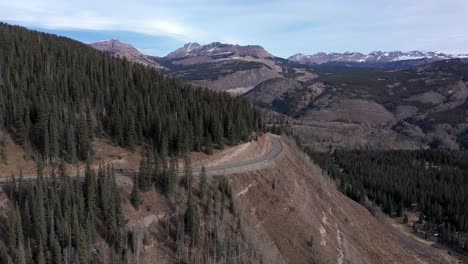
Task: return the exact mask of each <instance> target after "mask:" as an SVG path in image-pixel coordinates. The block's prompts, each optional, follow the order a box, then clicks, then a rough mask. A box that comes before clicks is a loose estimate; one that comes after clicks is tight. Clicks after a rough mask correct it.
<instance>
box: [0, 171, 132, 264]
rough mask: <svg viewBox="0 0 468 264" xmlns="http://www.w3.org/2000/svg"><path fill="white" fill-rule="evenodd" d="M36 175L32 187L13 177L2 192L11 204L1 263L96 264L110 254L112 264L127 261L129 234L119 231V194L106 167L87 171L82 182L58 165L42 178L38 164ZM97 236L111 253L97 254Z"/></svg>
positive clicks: (129, 251)
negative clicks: (5, 261) (6, 195)
mask: <svg viewBox="0 0 468 264" xmlns="http://www.w3.org/2000/svg"><path fill="white" fill-rule="evenodd" d="M37 176H38V177H37V181H36V182H34V183H29V182H25V181H24V180H23V178H22V177H21V176H20V177H19V179H14V178H13V179H12V182H11V183H10V184H9V185H8V186H7V187H6V188H5V189H6V192H7V193H8V195H9V198H10V200H11V204H12V206H11V207H10V208H11V210H10V212H9V214H8V216H9V217H8V223H7V235H5V236H2V237H1V239H3V240H4V241H2V243H0V251H2V249H1V248H2V247H3V252H4V254H3V256H2V258H3V259H4V260H5V259H7V257H8V255H9V256H10V258H11V260H12V261H13V263H21V264H29V263H94V262H101V260H102V259H106V258H107V256H108V255H109V252H110V256H111V259H112V263H125V259H126V256H127V255H128V254H130V253H131V250H132V248H131V244H129V237H130V236H131V234H129V233H126V232H123V231H122V229H121V227H122V226H123V221H124V218H123V214H122V210H121V204H120V194H119V190H118V188H117V186H116V183H115V178H114V174H113V172H112V170H111V169H110V168H104V167H101V168H100V169H99V171H98V172H97V175H96V174H95V172H94V171H93V170H90V169H89V167H88V169H87V170H86V172H85V175H84V178H83V177H69V176H68V175H67V174H66V173H65V169H64V168H63V166H62V167H61V169H59V172H58V174H56V173H55V172H52V173H51V175H50V177H44V175H43V172H42V169H41V166H39V168H38V172H37ZM98 237H99V238H101V239H104V240H105V241H106V243H107V244H108V245H110V246H111V250H102V251H100V249H99V248H98V249H97V250H95V249H96V247H95V243H96V241H98ZM0 253H1V252H0ZM0 262H1V261H0ZM2 263H4V262H2Z"/></svg>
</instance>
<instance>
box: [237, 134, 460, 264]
mask: <svg viewBox="0 0 468 264" xmlns="http://www.w3.org/2000/svg"><path fill="white" fill-rule="evenodd" d="M229 180H230V182H231V185H232V188H233V191H234V195H235V201H236V206H237V207H239V208H240V213H241V216H242V218H243V220H244V221H245V222H244V225H243V228H244V232H246V233H247V234H249V236H250V239H251V240H252V241H255V244H256V245H259V250H260V252H262V253H263V255H264V261H265V262H266V263H340V264H341V263H453V261H455V257H454V256H450V255H448V254H446V253H445V252H446V251H444V250H443V249H439V248H436V247H432V246H430V245H429V243H425V242H421V241H418V240H416V239H414V238H412V237H410V236H406V235H404V234H402V233H401V232H400V231H398V230H397V229H394V228H393V227H392V226H391V225H390V224H387V223H386V218H385V217H382V219H381V220H378V219H376V218H375V217H374V216H372V215H371V214H370V213H369V211H368V210H367V209H365V208H364V207H363V206H361V205H359V204H357V203H355V202H354V201H352V200H350V199H349V198H347V197H346V196H344V195H343V194H342V193H340V192H339V191H337V189H336V187H335V186H334V184H333V183H332V182H331V181H330V180H329V179H328V177H327V176H325V175H323V172H322V170H321V169H320V168H319V167H317V166H316V165H314V164H313V163H312V162H311V161H310V160H309V159H308V158H307V157H305V156H304V154H303V153H302V152H301V151H299V150H298V149H297V148H296V147H295V146H294V144H293V143H291V142H289V141H288V140H286V144H285V150H284V154H283V155H282V156H280V157H279V158H278V159H277V160H276V161H275V164H274V165H273V166H272V167H270V168H267V169H263V170H259V171H255V172H248V173H241V174H236V175H232V176H230V177H229Z"/></svg>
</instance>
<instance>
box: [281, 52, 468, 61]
mask: <svg viewBox="0 0 468 264" xmlns="http://www.w3.org/2000/svg"><path fill="white" fill-rule="evenodd" d="M457 58H468V54H457V55H454V54H447V53H442V52H434V51H418V50H414V51H409V52H401V51H389V52H384V51H373V52H370V53H368V54H367V55H364V54H362V53H359V52H344V53H324V52H319V53H316V54H314V55H303V54H300V53H299V54H295V55H293V56H291V57H289V58H288V59H289V60H291V61H294V62H297V63H302V64H323V63H328V62H350V63H386V62H397V61H405V60H421V59H426V60H428V61H438V60H446V59H457Z"/></svg>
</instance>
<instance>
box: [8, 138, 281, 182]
mask: <svg viewBox="0 0 468 264" xmlns="http://www.w3.org/2000/svg"><path fill="white" fill-rule="evenodd" d="M268 136H269V137H270V139H271V143H272V145H273V147H272V150H271V151H270V153H268V154H266V155H264V156H262V157H259V158H257V159H254V160H247V161H241V162H236V163H231V164H226V165H223V166H217V167H207V168H206V174H207V175H228V174H232V173H239V172H245V171H251V170H257V169H261V168H264V167H267V166H268V165H270V162H271V161H272V160H274V159H275V158H276V157H278V156H279V155H280V154H281V152H283V143H282V142H281V140H280V136H277V135H273V134H268ZM200 172H201V170H200V169H197V170H193V171H192V175H194V176H198V175H200ZM134 174H135V172H116V175H120V176H129V177H132V176H133V175H134ZM182 175H183V173H179V176H182ZM35 179H36V176H24V177H23V181H34V180H35ZM10 181H11V179H9V178H8V179H0V185H4V184H6V183H8V182H10Z"/></svg>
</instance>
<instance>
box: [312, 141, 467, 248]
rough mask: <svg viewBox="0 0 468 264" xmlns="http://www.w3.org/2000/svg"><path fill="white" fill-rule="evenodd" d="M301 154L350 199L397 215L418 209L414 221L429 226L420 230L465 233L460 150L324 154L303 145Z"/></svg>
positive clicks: (463, 167)
mask: <svg viewBox="0 0 468 264" xmlns="http://www.w3.org/2000/svg"><path fill="white" fill-rule="evenodd" d="M306 152H307V153H308V154H309V155H311V157H312V158H313V159H314V160H315V161H316V162H318V164H319V165H320V166H321V167H322V168H323V169H325V170H326V171H327V173H328V174H329V175H330V176H331V177H332V178H334V179H335V180H336V181H337V183H338V187H339V189H340V190H341V191H342V192H343V193H344V194H346V195H347V196H348V197H350V198H352V199H353V200H355V201H358V202H361V203H364V202H365V201H366V200H367V199H369V200H370V201H372V202H374V203H375V204H377V205H379V206H380V207H381V208H382V210H383V212H385V213H387V214H395V215H397V216H401V215H403V212H404V211H405V210H413V209H415V210H418V211H420V212H421V214H420V218H419V221H418V222H419V224H423V222H426V223H428V224H429V226H428V227H427V228H426V229H427V230H426V231H433V232H435V233H444V232H445V233H446V231H444V230H451V231H452V233H456V232H455V231H462V232H467V231H468V152H466V151H450V150H433V149H432V150H431V149H429V150H415V151H404V150H398V151H379V150H354V151H345V150H336V151H335V152H334V153H333V154H332V155H329V154H325V153H317V152H312V151H311V150H310V149H308V148H306ZM442 238H444V237H443V236H442ZM452 238H453V237H450V240H451V239H452Z"/></svg>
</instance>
